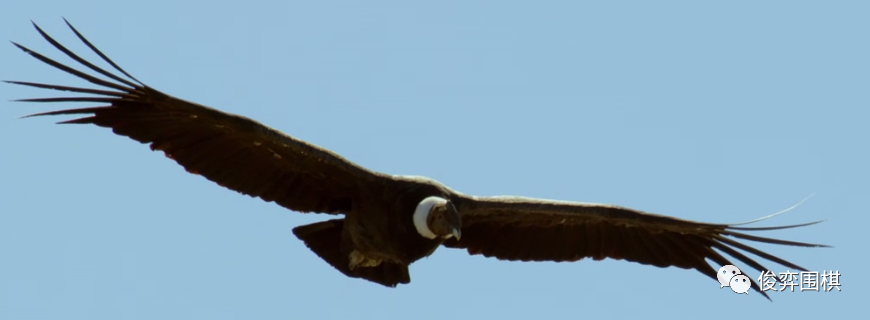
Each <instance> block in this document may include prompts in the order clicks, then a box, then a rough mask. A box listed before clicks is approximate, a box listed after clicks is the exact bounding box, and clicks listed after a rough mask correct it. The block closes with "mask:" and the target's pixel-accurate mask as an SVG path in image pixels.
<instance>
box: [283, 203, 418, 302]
mask: <svg viewBox="0 0 870 320" xmlns="http://www.w3.org/2000/svg"><path fill="white" fill-rule="evenodd" d="M343 226H344V219H334V220H327V221H323V222H317V223H312V224H308V225H304V226H299V227H296V228H293V234H295V235H296V237H297V238H299V240H302V242H304V243H305V246H307V247H308V248H309V249H311V251H314V253H315V254H317V256H319V257H320V258H321V259H323V260H325V261H326V262H327V263H329V264H330V265H332V267H334V268H336V269H338V271H341V273H344V274H345V275H346V276H348V277H352V278H362V279H366V280H368V281H371V282H374V283H379V284H381V285H384V286H387V287H395V286H396V285H398V284H399V283H410V282H411V275H410V273H409V272H408V266H407V265H403V264H398V263H392V262H388V261H383V262H381V264H380V265H378V266H375V267H357V268H354V269H353V270H351V269H350V266H349V263H350V257H349V251H347V250H342V243H341V242H342V238H341V230H342V229H343Z"/></svg>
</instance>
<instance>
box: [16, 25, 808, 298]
mask: <svg viewBox="0 0 870 320" xmlns="http://www.w3.org/2000/svg"><path fill="white" fill-rule="evenodd" d="M67 24H68V25H69V23H67ZM34 26H35V27H36V29H37V30H38V31H39V33H40V34H41V35H42V36H43V38H45V39H46V40H47V41H48V42H50V43H51V44H52V45H53V46H54V47H55V48H57V49H59V50H60V51H62V52H63V53H65V54H66V55H67V56H69V57H71V58H72V59H74V60H76V61H77V62H79V63H81V64H82V65H84V66H86V67H87V68H89V69H90V70H92V71H94V72H97V73H100V74H102V75H103V76H106V77H108V78H110V79H111V80H112V81H108V80H102V79H100V78H97V77H95V76H92V75H89V74H86V73H84V72H81V71H78V70H75V69H73V68H70V67H67V66H65V65H63V64H60V63H58V62H56V61H54V60H51V59H49V58H47V57H45V56H43V55H41V54H39V53H36V52H34V51H32V50H30V49H28V48H26V47H24V46H22V45H19V44H17V43H14V44H15V45H16V46H17V47H18V48H20V49H21V50H24V51H25V52H26V53H28V54H30V55H31V56H33V57H35V58H37V59H39V60H41V61H43V62H45V63H47V64H49V65H51V66H53V67H55V68H58V69H60V70H63V71H65V72H68V73H71V74H73V75H76V76H78V77H79V78H82V79H84V80H87V81H90V82H91V83H94V84H97V85H100V86H102V87H104V89H101V90H97V89H86V88H77V87H68V86H60V85H52V84H42V83H33V82H21V81H7V82H9V83H12V84H18V85H24V86H31V87H38V88H45V89H53V90H62V91H71V92H76V93H85V94H90V95H88V96H80V97H62V98H39V99H25V100H20V101H31V102H92V103H97V104H98V106H95V107H87V108H81V109H67V110H60V111H53V112H45V113H39V114H34V115H30V116H44V115H71V114H82V115H85V116H84V117H82V118H78V119H74V120H68V121H63V122H60V123H74V124H94V125H97V126H101V127H107V128H111V129H112V131H113V132H114V133H116V134H119V135H122V136H127V137H129V138H131V139H133V140H136V141H139V142H141V143H147V144H150V146H151V149H152V150H160V151H163V152H164V153H165V154H166V156H167V157H169V158H170V159H173V160H175V161H176V162H177V163H178V164H180V165H181V166H183V167H184V168H185V169H187V171H189V172H191V173H194V174H198V175H201V176H203V177H205V178H206V179H209V180H211V181H214V182H216V183H217V184H219V185H221V186H223V187H226V188H228V189H231V190H235V191H237V192H240V193H242V194H246V195H249V196H251V197H259V198H261V199H263V200H265V201H270V202H275V203H277V204H278V205H280V206H283V207H285V208H287V209H290V210H293V211H297V212H303V213H304V212H317V213H327V214H333V215H343V218H337V219H331V220H327V221H323V222H318V223H314V224H309V225H304V226H299V227H296V228H294V229H293V233H294V234H295V235H296V236H297V237H298V238H299V239H300V240H302V241H303V242H304V243H305V245H306V246H308V247H309V248H310V249H311V250H312V251H313V252H314V253H315V254H317V255H318V256H320V257H321V258H322V259H323V260H325V261H326V262H327V263H329V264H330V265H332V266H333V267H335V268H336V269H338V270H339V271H341V272H342V273H344V274H345V275H347V276H349V277H355V278H363V279H366V280H369V281H372V282H376V283H380V284H382V285H385V286H396V285H397V284H400V283H409V282H410V280H411V279H410V275H409V272H408V266H409V265H410V264H412V263H413V262H414V261H417V260H419V259H420V258H423V257H426V256H428V255H430V254H432V253H433V252H434V251H435V250H436V249H437V248H438V247H440V246H442V245H443V246H446V247H450V248H464V249H466V250H467V251H468V253H470V254H482V255H484V256H487V257H495V258H497V259H501V260H519V261H577V260H581V259H583V258H592V259H593V260H601V259H605V258H611V259H625V260H628V261H633V262H638V263H641V264H645V265H654V266H658V267H669V266H676V267H679V268H684V269H695V270H698V271H699V272H701V273H703V274H705V275H707V276H709V277H711V278H713V279H714V280H715V279H716V270H715V269H714V268H713V267H711V266H710V265H709V264H708V263H707V262H706V261H705V259H710V260H712V261H714V262H716V263H717V264H719V265H726V264H732V263H731V262H730V261H729V260H728V259H726V258H725V257H723V256H722V255H720V254H719V253H717V252H716V251H714V250H713V249H718V250H720V251H722V252H724V253H726V254H728V255H730V256H732V257H734V258H736V259H737V260H739V261H741V262H743V263H744V264H746V265H748V266H749V267H752V268H754V269H756V270H759V271H763V270H767V268H765V267H764V266H762V265H761V264H759V263H758V262H756V261H755V260H753V259H751V258H749V257H747V256H745V255H744V254H742V253H740V252H739V251H738V250H742V251H746V252H749V253H752V254H755V255H757V256H760V257H762V258H765V259H767V260H770V261H774V262H777V263H779V264H782V265H784V266H787V267H789V268H793V269H798V270H805V269H804V268H801V267H800V266H797V265H795V264H793V263H790V262H788V261H785V260H783V259H780V258H778V257H775V256H773V255H770V254H768V253H765V252H762V251H760V250H757V249H755V248H753V247H750V246H748V245H746V244H742V243H740V242H737V241H735V240H734V239H735V238H736V239H743V240H751V241H757V242H766V243H773V244H781V245H791V246H803V247H818V246H823V245H816V244H808V243H800V242H792V241H785V240H777V239H771V238H763V237H758V236H754V235H749V234H745V233H742V232H740V231H762V230H775V229H785V228H793V227H799V226H805V225H810V224H814V223H818V222H812V223H806V224H801V225H792V226H780V227H766V228H749V227H736V226H735V225H725V224H710V223H701V222H694V221H688V220H681V219H677V218H672V217H667V216H661V215H654V214H650V213H645V212H641V211H637V210H633V209H628V208H623V207H619V206H612V205H604V204H591V203H575V202H560V201H551V200H543V199H530V198H519V197H475V196H470V195H465V194H462V193H459V192H456V191H454V190H452V189H450V188H448V187H446V186H444V185H442V184H440V183H438V182H436V181H434V180H431V179H427V178H421V177H407V176H396V175H389V174H385V173H379V172H373V171H370V170H368V169H366V168H363V167H360V166H358V165H356V164H354V163H352V162H350V161H348V160H347V159H344V158H342V157H341V156H339V155H337V154H336V153H333V152H332V151H329V150H326V149H323V148H320V147H318V146H315V145H313V144H309V143H307V142H304V141H301V140H298V139H295V138H293V137H290V136H288V135H285V134H283V133H281V132H279V131H276V130H274V129H272V128H269V127H267V126H264V125H262V124H260V123H258V122H256V121H254V120H251V119H248V118H245V117H242V116H237V115H233V114H228V113H224V112H221V111H218V110H215V109H212V108H209V107H206V106H202V105H199V104H196V103H193V102H188V101H184V100H181V99H178V98H175V97H172V96H169V95H167V94H164V93H162V92H160V91H157V90H155V89H153V88H151V87H148V86H146V85H144V84H143V83H142V82H139V80H136V79H135V78H134V77H132V76H130V75H129V74H128V73H127V72H125V71H124V70H123V69H121V68H120V67H118V66H117V65H116V64H115V63H114V62H112V61H111V60H110V59H109V58H108V57H107V56H105V55H104V54H103V53H101V52H100V51H99V50H98V49H97V48H96V47H95V46H93V45H92V44H91V43H90V42H89V41H88V40H86V39H85V38H84V37H83V36H82V35H81V34H80V33H79V32H78V31H77V30H76V29H75V28H73V27H72V25H69V27H70V28H71V29H72V30H73V32H75V34H76V35H77V36H78V38H79V39H80V40H81V41H83V42H84V43H85V44H86V45H87V46H88V47H90V48H91V49H92V50H93V51H94V52H95V53H97V54H98V55H99V56H100V57H101V58H102V59H103V60H105V61H106V62H108V63H109V64H110V65H111V66H112V67H114V68H115V69H116V70H117V71H119V72H121V73H122V74H123V75H125V76H127V77H128V78H129V80H128V79H124V78H122V77H120V76H117V75H114V74H112V73H110V72H108V71H106V70H104V69H101V68H99V67H97V66H96V65H93V64H91V63H89V62H87V61H86V60H84V59H82V58H80V57H79V56H77V55H76V54H74V53H72V52H71V51H69V50H67V49H66V48H65V47H63V46H62V45H60V44H59V43H58V42H57V41H55V40H54V39H52V38H51V37H49V36H48V35H47V34H46V33H45V32H43V31H42V29H40V28H39V27H38V26H36V25H35V24H34ZM131 80H132V81H131ZM28 117H29V116H28ZM753 284H754V286H753V287H752V288H754V289H756V291H758V288H759V287H758V284H757V283H754V281H753ZM759 292H761V291H759ZM761 293H762V294H763V295H764V296H765V297H767V294H765V293H764V292H761ZM768 299H769V298H768Z"/></svg>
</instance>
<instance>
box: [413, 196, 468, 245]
mask: <svg viewBox="0 0 870 320" xmlns="http://www.w3.org/2000/svg"><path fill="white" fill-rule="evenodd" d="M414 227H415V228H416V229H417V232H418V233H420V235H421V236H423V237H426V238H428V239H435V238H443V239H449V238H450V237H456V240H459V238H460V237H461V236H462V217H460V216H459V211H457V210H456V207H455V206H453V203H451V202H450V201H448V200H447V199H444V198H441V197H436V196H432V197H427V198H425V199H423V201H420V203H419V204H417V208H416V209H414Z"/></svg>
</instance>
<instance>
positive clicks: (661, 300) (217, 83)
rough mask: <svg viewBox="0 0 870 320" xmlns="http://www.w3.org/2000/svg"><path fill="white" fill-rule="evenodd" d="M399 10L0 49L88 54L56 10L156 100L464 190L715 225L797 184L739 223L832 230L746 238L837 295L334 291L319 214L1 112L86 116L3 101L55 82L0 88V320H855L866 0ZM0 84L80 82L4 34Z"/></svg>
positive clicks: (293, 12) (611, 278)
mask: <svg viewBox="0 0 870 320" xmlns="http://www.w3.org/2000/svg"><path fill="white" fill-rule="evenodd" d="M410 3H411V1H377V0H368V1H323V0H320V1H306V2H300V1H258V0H246V1H164V0H150V1H144V2H143V1H4V2H3V4H0V35H2V37H0V38H3V39H7V40H13V41H16V42H19V43H21V44H23V45H26V46H29V47H31V48H33V49H35V50H38V51H40V52H43V53H45V54H47V55H49V56H50V57H55V58H59V59H60V61H63V62H72V61H71V60H70V59H68V58H66V57H64V56H62V54H61V53H60V52H58V51H57V50H55V49H53V48H52V47H51V46H50V45H49V44H48V43H47V42H45V41H44V40H43V39H42V38H41V37H40V36H39V35H38V33H37V32H36V31H35V30H34V29H33V28H32V26H31V25H30V19H33V20H34V21H36V22H37V23H39V24H40V25H41V26H42V27H43V28H45V30H46V31H47V32H49V34H51V35H53V36H54V37H55V38H56V39H58V40H59V41H61V42H62V43H65V44H67V45H68V47H69V48H71V49H73V50H74V51H76V52H79V53H81V54H82V55H83V56H85V57H88V58H89V59H91V58H95V55H93V54H91V53H90V52H87V48H86V47H85V46H83V45H81V44H80V43H79V42H78V41H77V39H76V38H75V36H74V35H73V34H72V32H70V31H69V30H68V29H67V28H66V26H65V25H64V24H63V20H62V19H61V17H66V18H68V19H70V21H71V22H72V23H73V24H74V25H75V26H76V27H77V28H78V29H79V30H80V31H82V32H83V33H84V34H85V36H87V37H88V38H89V39H90V40H91V41H93V42H94V43H95V44H96V45H97V46H98V47H99V48H101V49H102V50H103V51H104V52H105V53H106V54H108V55H109V56H110V57H112V58H113V59H114V60H115V62H117V63H119V64H120V65H121V66H122V67H124V68H125V69H126V70H127V71H129V72H131V73H132V74H133V75H134V76H136V77H137V78H139V79H140V80H142V81H144V82H146V83H147V84H149V85H151V86H153V87H155V88H157V89H160V90H163V91H165V92H167V93H169V94H172V95H175V96H178V97H181V98H183V99H187V100H192V101H196V102H199V103H202V104H205V105H209V106H212V107H215V108H218V109H221V110H224V111H227V112H232V113H238V114H242V115H245V116H248V117H251V118H254V119H257V120H260V121H261V122H263V123H265V124H267V125H269V126H272V127H274V128H276V129H279V130H282V131H284V132H286V133H288V134H290V135H293V136H295V137H298V138H301V139H304V140H307V141H310V142H312V143H315V144H317V145H320V146H323V147H326V148H330V149H332V150H335V151H336V152H338V153H340V154H342V155H344V156H346V157H347V158H349V159H350V160H352V161H355V162H357V163H359V164H361V165H364V166H366V167H369V168H372V169H374V170H377V171H382V172H389V173H395V174H413V175H425V176H429V177H432V178H434V179H437V180H439V181H441V182H443V183H445V184H447V185H449V186H451V187H452V188H454V189H456V190H458V191H461V192H465V193H469V194H476V195H524V196H531V197H544V198H550V199H560V200H574V201H588V202H603V203H612V204H619V205H623V206H627V207H631V208H636V209H640V210H644V211H648V212H654V213H660V214H666V215H671V216H676V217H681V218H686V219H692V220H701V221H706V222H720V223H732V222H742V221H747V220H751V219H755V218H758V217H762V216H765V215H768V214H771V213H774V212H777V211H779V210H782V209H784V208H787V207H789V206H791V205H793V204H795V203H797V202H799V201H800V200H802V199H803V198H805V197H807V196H809V195H810V194H813V193H815V196H814V197H812V198H810V199H809V201H807V202H806V203H805V204H804V205H802V206H800V207H798V208H797V209H795V210H793V211H790V212H788V213H787V214H784V215H781V216H778V217H776V218H774V219H771V220H767V221H765V222H763V223H760V224H758V226H772V225H783V224H794V223H801V222H808V221H814V220H820V219H827V221H826V222H824V223H822V224H820V225H815V226H811V227H806V228H800V229H794V230H786V231H768V232H762V233H761V235H763V236H773V237H777V238H784V239H790V240H797V241H806V242H814V243H824V244H829V245H833V246H834V248H830V249H817V248H792V247H780V246H773V245H759V246H758V247H759V248H761V249H764V250H768V251H771V252H772V253H774V254H776V255H779V256H781V257H783V258H786V259H787V260H790V261H793V262H795V263H797V264H799V265H802V266H804V267H806V268H808V269H810V270H815V271H822V270H839V271H840V273H841V274H842V278H841V284H842V290H843V291H842V292H826V293H816V292H784V293H778V292H771V296H772V298H773V302H772V303H771V302H769V301H767V300H766V299H764V298H762V297H761V296H760V295H759V294H758V293H756V292H754V291H751V292H749V295H738V294H735V293H733V292H731V290H729V289H728V288H723V289H720V288H719V284H718V283H717V282H716V281H713V280H711V279H709V278H707V277H706V276H704V275H702V274H700V273H698V272H696V271H691V270H683V269H676V268H667V269H660V268H656V267H651V266H643V265H640V264H635V263H628V262H624V261H614V260H606V261H600V262H595V261H589V260H582V261H580V262H576V263H561V264H557V263H520V262H503V261H498V260H494V259H488V258H483V257H481V256H468V255H467V254H466V253H465V251H461V250H456V249H447V248H442V249H439V250H438V251H436V252H435V254H434V255H432V256H430V257H429V258H427V259H424V260H421V261H419V262H417V263H416V264H414V265H412V266H411V277H412V282H411V284H409V285H402V286H400V287H398V288H395V289H390V288H385V287H382V286H379V285H376V284H373V283H369V282H366V281H363V280H358V279H351V278H347V277H345V276H343V275H342V274H340V273H339V272H338V271H336V270H334V269H332V268H331V267H329V266H328V265H327V264H326V263H325V262H324V261H322V260H321V259H319V258H318V257H316V256H315V255H314V254H313V253H312V252H311V251H309V250H308V249H306V248H305V247H304V245H303V244H302V242H300V241H299V240H297V239H296V237H295V236H293V234H292V233H291V231H290V230H291V229H292V228H293V227H295V226H299V225H303V224H307V223H311V222H315V221H320V220H325V219H329V217H327V216H324V215H302V214H299V213H295V212H291V211H288V210H285V209H283V208H281V207H279V206H277V205H275V204H273V203H266V202H263V201H261V200H259V199H253V198H249V197H247V196H243V195H239V194H237V193H235V192H233V191H229V190H227V189H224V188H221V187H219V186H217V185H215V184H213V183H211V182H209V181H207V180H205V179H204V178H202V177H199V176H194V175H190V174H187V173H186V172H185V171H184V170H183V169H182V168H181V167H180V166H178V165H177V164H175V163H174V162H173V161H170V160H168V159H166V158H165V157H164V156H163V154H162V153H158V152H152V151H150V149H149V148H148V147H147V146H145V145H141V144H139V143H137V142H135V141H132V140H129V139H127V138H124V137H119V136H115V135H113V134H112V133H111V131H110V130H108V129H104V128H99V127H95V126H70V125H66V126H61V125H55V124H54V122H56V121H61V120H65V119H70V118H69V117H66V118H57V117H56V118H31V119H19V117H21V116H24V115H27V114H31V113H35V112H41V111H48V110H56V109H61V108H70V107H84V106H87V105H83V104H71V103H67V104H53V105H39V104H29V103H13V102H7V101H8V100H12V99H19V98H32V97H43V96H57V95H60V96H63V95H64V93H63V92H50V91H45V90H38V89H29V88H24V87H19V86H13V85H8V84H2V85H0V101H3V102H0V146H2V151H0V159H2V160H0V161H2V162H0V163H2V166H0V256H2V258H0V319H10V320H11V319H407V318H413V319H473V318H479V319H489V318H493V319H497V318H502V319H504V318H508V319H530V318H531V317H541V318H542V319H547V318H560V319H579V318H587V319H589V318H594V319H602V318H603V319H606V318H637V317H652V318H668V319H680V318H682V319H745V318H748V317H752V318H774V317H776V318H778V319H819V318H821V317H827V316H831V315H849V314H852V316H850V317H852V318H854V317H855V315H856V314H858V312H863V311H864V308H861V305H860V304H864V303H866V301H867V298H868V297H870V295H868V293H867V290H870V289H868V286H867V284H868V281H867V278H868V275H867V273H866V271H867V270H866V268H867V265H868V260H867V258H866V255H867V248H866V244H867V243H868V241H867V240H866V236H867V233H866V231H865V228H864V227H865V226H866V225H868V223H870V218H868V209H867V206H866V202H867V199H868V191H870V187H868V181H870V170H868V168H867V165H868V163H870V152H868V148H867V141H868V134H870V129H868V125H867V123H868V118H870V112H868V102H870V96H868V85H870V77H868V74H870V64H868V57H870V47H868V41H867V39H868V38H867V31H868V30H870V22H868V19H867V15H868V12H870V3H868V2H866V1H851V2H850V1H824V2H822V1H763V2H759V1H745V2H740V1H729V2H728V3H727V4H700V3H699V1H676V2H675V1H608V2H607V4H600V3H602V1H595V2H592V1H587V2H583V1H437V2H434V1H433V2H429V4H410ZM414 3H421V2H414ZM705 3H710V2H705ZM94 61H96V60H94ZM71 65H76V64H75V63H74V62H72V64H71ZM101 65H103V64H101ZM76 66H77V65H76ZM0 78H2V79H12V80H24V81H37V82H48V83H58V84H65V85H84V86H90V84H88V83H86V82H85V81H82V80H78V79H76V78H74V77H72V76H70V75H67V74H65V73H63V72H61V71H59V70H56V69H53V68H51V67H49V66H47V65H44V64H42V63H41V62H39V61H37V60H35V59H33V58H31V57H30V56H28V55H26V54H24V53H23V52H21V51H19V50H18V49H16V48H14V47H13V46H12V45H4V46H3V47H0ZM763 262H764V264H765V265H766V266H769V267H771V268H772V269H774V270H776V271H778V272H783V271H786V268H785V267H783V266H780V265H777V264H775V263H772V262H768V261H766V260H765V261H763ZM738 266H740V265H739V264H738ZM714 267H715V268H716V269H718V267H719V266H714ZM750 275H751V276H752V277H757V276H758V272H755V271H752V272H751V273H750Z"/></svg>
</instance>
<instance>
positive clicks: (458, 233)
mask: <svg viewBox="0 0 870 320" xmlns="http://www.w3.org/2000/svg"><path fill="white" fill-rule="evenodd" d="M451 235H452V236H453V237H455V238H456V240H457V241H458V240H459V238H460V237H462V230H459V228H453V234H451Z"/></svg>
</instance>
